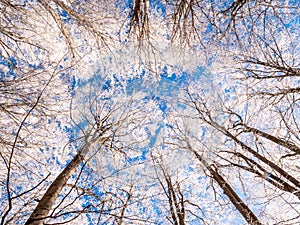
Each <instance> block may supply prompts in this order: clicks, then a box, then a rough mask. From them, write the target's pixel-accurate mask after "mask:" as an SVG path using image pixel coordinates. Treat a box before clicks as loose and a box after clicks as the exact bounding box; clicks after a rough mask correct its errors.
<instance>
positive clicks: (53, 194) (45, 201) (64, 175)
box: [25, 142, 91, 225]
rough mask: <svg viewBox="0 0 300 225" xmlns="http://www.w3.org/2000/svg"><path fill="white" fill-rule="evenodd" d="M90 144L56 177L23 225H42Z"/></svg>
mask: <svg viewBox="0 0 300 225" xmlns="http://www.w3.org/2000/svg"><path fill="white" fill-rule="evenodd" d="M90 146H91V142H88V143H87V144H86V145H85V146H84V148H83V149H81V151H79V152H78V153H77V154H76V155H75V157H74V158H73V160H72V161H71V162H70V163H69V164H68V165H67V167H66V168H65V169H64V170H63V171H62V172H61V173H60V174H59V175H58V177H57V178H56V179H55V180H54V181H53V182H52V184H51V185H50V186H49V188H48V189H47V191H46V193H45V194H44V195H43V197H42V199H41V200H40V202H39V204H38V205H37V206H36V208H35V210H34V211H33V213H32V214H31V215H30V217H29V219H28V220H27V222H26V223H25V225H43V224H44V219H46V218H47V217H48V215H49V212H50V210H51V209H52V206H53V205H54V203H55V201H56V199H57V196H58V195H59V193H60V192H61V190H62V189H63V187H64V186H65V185H66V183H67V181H68V179H69V178H70V177H71V176H72V175H73V174H74V172H75V171H76V169H77V168H78V166H79V165H80V164H81V163H82V162H83V160H84V157H85V155H86V154H87V153H88V151H89V148H90Z"/></svg>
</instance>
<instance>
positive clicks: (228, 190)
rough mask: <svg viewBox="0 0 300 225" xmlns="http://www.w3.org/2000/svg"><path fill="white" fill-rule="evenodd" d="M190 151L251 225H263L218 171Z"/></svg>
mask: <svg viewBox="0 0 300 225" xmlns="http://www.w3.org/2000/svg"><path fill="white" fill-rule="evenodd" d="M189 148H190V150H192V152H193V153H194V154H195V155H196V157H197V159H199V161H200V162H201V163H202V164H203V165H204V167H205V168H206V169H208V170H209V172H210V173H211V175H212V177H213V179H214V180H215V181H217V183H218V184H219V186H220V187H221V188H222V189H223V191H224V194H225V195H226V196H227V197H228V198H229V199H230V201H231V203H232V204H233V205H234V206H235V207H236V209H237V210H238V211H239V212H240V214H241V215H242V216H243V217H244V219H245V220H246V221H247V222H248V223H249V224H251V225H262V224H261V223H260V222H259V220H258V218H257V217H256V215H255V214H254V213H253V212H252V211H251V209H250V208H249V207H248V206H247V205H246V204H245V203H244V202H243V200H242V199H241V198H240V197H239V196H238V195H237V194H236V192H235V191H234V190H233V189H232V187H231V186H230V185H229V184H228V183H227V182H226V180H224V178H223V177H222V176H221V175H220V174H219V173H218V171H217V170H216V169H215V168H213V166H212V165H209V164H208V163H207V162H206V161H205V160H204V159H203V158H202V157H201V156H200V155H199V154H198V153H197V152H196V151H195V150H193V149H192V148H191V146H189Z"/></svg>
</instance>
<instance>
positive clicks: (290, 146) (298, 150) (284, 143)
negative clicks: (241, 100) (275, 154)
mask: <svg viewBox="0 0 300 225" xmlns="http://www.w3.org/2000/svg"><path fill="white" fill-rule="evenodd" d="M243 126H244V127H245V128H246V131H247V132H252V133H253V134H257V135H259V136H261V137H264V138H266V139H268V140H270V141H272V142H274V143H276V144H278V145H281V146H283V147H285V148H288V149H290V150H291V151H293V152H295V153H296V154H300V148H299V147H298V146H296V145H295V144H294V143H292V142H290V141H287V140H282V139H280V138H277V137H275V136H272V135H270V134H267V133H265V132H263V131H260V130H258V129H255V128H253V127H249V126H247V125H245V124H243Z"/></svg>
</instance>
